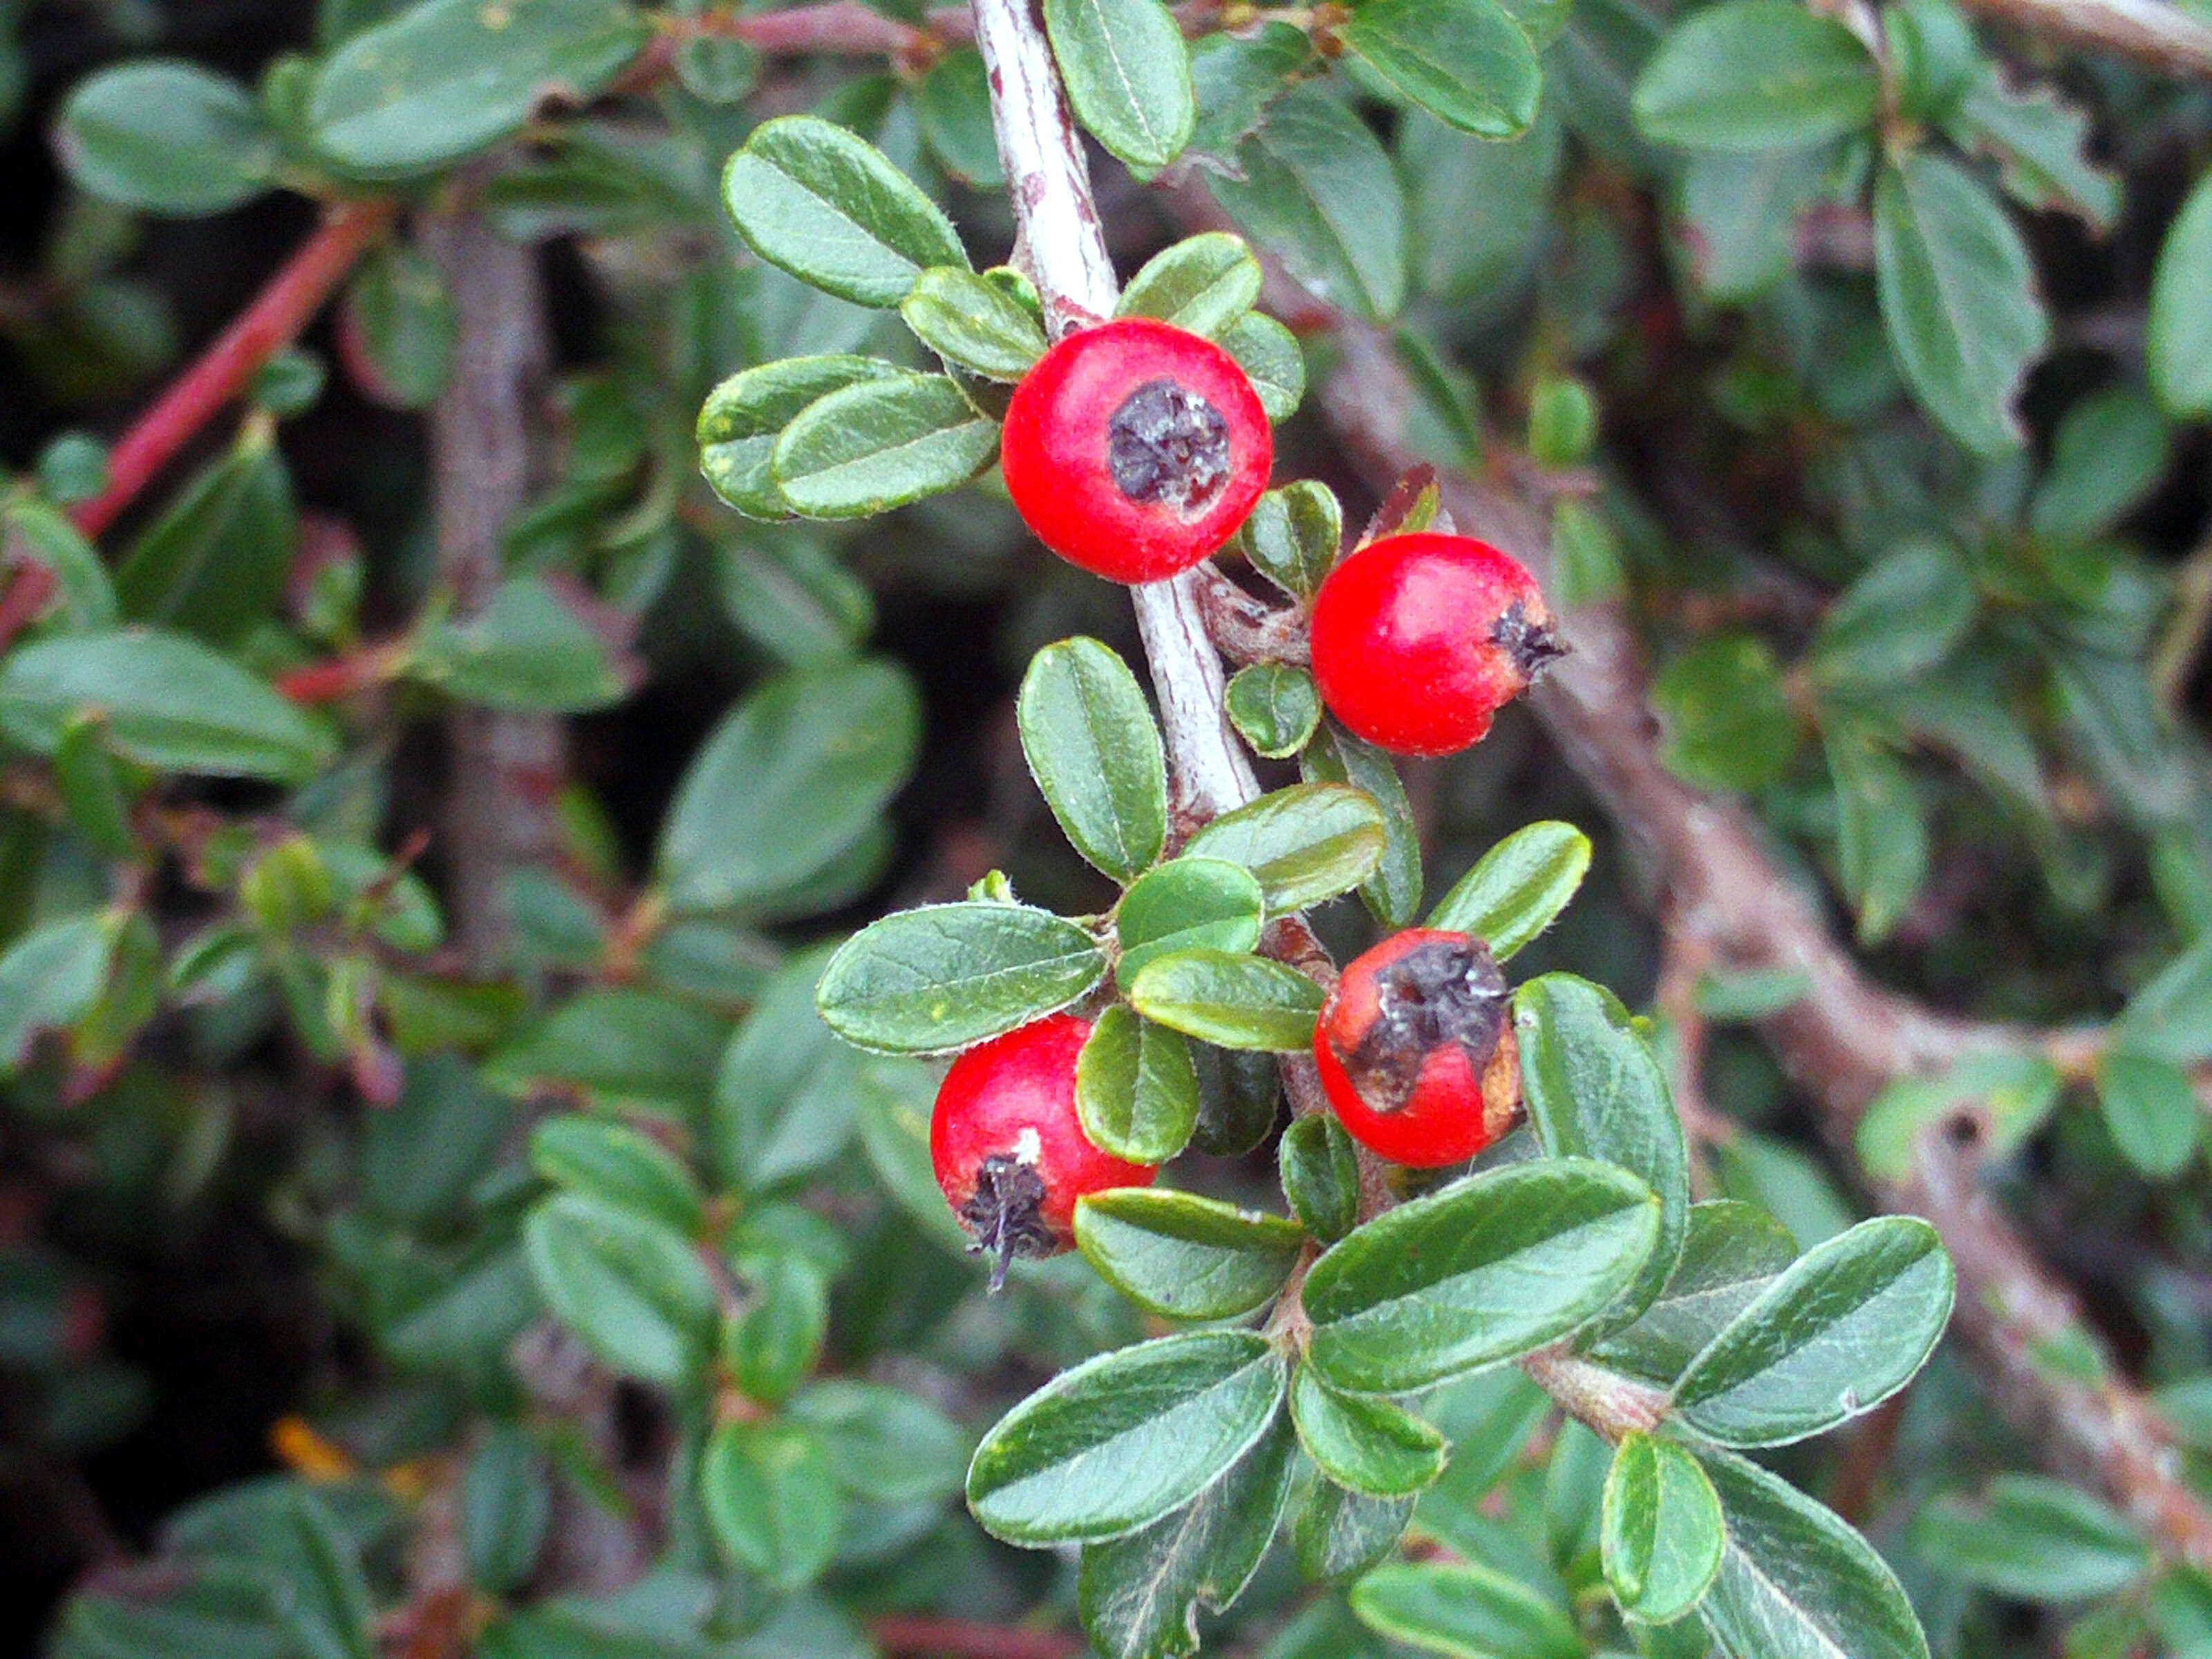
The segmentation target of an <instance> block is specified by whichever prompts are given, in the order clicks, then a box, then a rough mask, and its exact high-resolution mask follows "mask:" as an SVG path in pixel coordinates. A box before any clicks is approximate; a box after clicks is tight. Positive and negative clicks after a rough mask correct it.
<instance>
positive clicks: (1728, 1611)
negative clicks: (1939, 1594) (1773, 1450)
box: [1698, 1452, 1928, 1659]
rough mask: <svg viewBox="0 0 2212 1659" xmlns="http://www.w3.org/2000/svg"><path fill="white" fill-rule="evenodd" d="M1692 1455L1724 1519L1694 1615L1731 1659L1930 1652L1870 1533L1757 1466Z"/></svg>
mask: <svg viewBox="0 0 2212 1659" xmlns="http://www.w3.org/2000/svg"><path fill="white" fill-rule="evenodd" d="M1698 1461H1699V1462H1700V1463H1702V1464H1703V1465H1704V1466H1705V1474H1706V1475H1707V1477H1708V1478H1710V1479H1711V1481H1712V1483H1713V1490H1714V1491H1715V1492H1717V1493H1718V1494H1719V1496H1720V1500H1721V1513H1722V1515H1723V1516H1725V1517H1726V1519H1727V1522H1728V1548H1727V1550H1726V1552H1725V1553H1723V1555H1722V1557H1721V1571H1720V1577H1718V1578H1717V1579H1715V1580H1714V1581H1713V1587H1712V1589H1711V1590H1710V1591H1708V1592H1707V1593H1706V1595H1705V1602H1704V1604H1703V1606H1702V1607H1700V1608H1699V1614H1700V1616H1701V1617H1702V1618H1703V1619H1704V1620H1705V1627H1706V1628H1707V1629H1708V1630H1710V1631H1711V1632H1712V1634H1713V1639H1714V1640H1715V1641H1717V1642H1718V1643H1719V1644H1720V1645H1721V1647H1722V1649H1723V1650H1724V1651H1725V1652H1726V1653H1727V1654H1728V1655H1729V1659H1836V1656H1838V1654H1849V1655H1850V1659H1928V1638H1926V1637H1925V1636H1923V1635H1922V1634H1921V1632H1920V1621H1919V1620H1917V1618H1915V1617H1914V1616H1913V1612H1912V1604H1911V1602H1910V1601H1907V1600H1906V1599H1905V1591H1904V1590H1903V1589H1901V1588H1899V1584H1898V1582H1897V1578H1896V1576H1895V1575H1894V1574H1893V1573H1892V1572H1891V1571H1890V1570H1889V1568H1888V1567H1887V1565H1884V1564H1883V1562H1882V1559H1881V1557H1880V1556H1879V1555H1876V1554H1875V1553H1874V1551H1873V1550H1872V1549H1871V1548H1870V1547H1869V1546H1868V1544H1867V1541H1866V1540H1864V1539H1863V1538H1861V1537H1860V1536H1859V1535H1858V1534H1857V1533H1855V1532H1853V1531H1852V1530H1851V1529H1850V1528H1849V1527H1847V1526H1845V1525H1844V1523H1843V1522H1841V1521H1839V1520H1838V1519H1837V1518H1836V1516H1833V1515H1832V1514H1831V1513H1830V1512H1829V1511H1828V1510H1825V1509H1823V1508H1821V1506H1820V1504H1816V1503H1814V1501H1813V1500H1812V1499H1811V1498H1808V1497H1806V1496H1805V1495H1804V1494H1803V1493H1802V1492H1799V1491H1798V1490H1797V1489H1796V1487H1794V1486H1790V1483H1789V1482H1788V1481H1786V1480H1783V1479H1782V1478H1781V1477H1780V1476H1778V1475H1774V1474H1768V1473H1767V1472H1766V1471H1765V1469H1762V1468H1759V1466H1758V1465H1757V1464H1755V1463H1753V1462H1748V1461H1747V1460H1746V1459H1744V1458H1741V1457H1735V1456H1732V1455H1729V1454H1728V1453H1726V1452H1705V1453H1700V1454H1699V1458H1698Z"/></svg>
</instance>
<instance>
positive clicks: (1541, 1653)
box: [1352, 1562, 1587, 1659]
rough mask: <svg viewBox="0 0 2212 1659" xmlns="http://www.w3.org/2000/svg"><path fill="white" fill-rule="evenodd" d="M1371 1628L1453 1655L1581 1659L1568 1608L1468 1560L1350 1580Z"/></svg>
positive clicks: (1399, 1567)
mask: <svg viewBox="0 0 2212 1659" xmlns="http://www.w3.org/2000/svg"><path fill="white" fill-rule="evenodd" d="M1352 1612H1354V1613H1357V1614H1358V1615H1359V1622H1360V1623H1362V1624H1363V1625H1365V1626H1367V1627H1368V1628H1369V1629H1370V1630H1372V1631H1375V1632H1378V1633H1379V1634H1381V1635H1383V1636H1386V1637H1388V1638H1390V1639H1391V1640H1392V1641H1394V1642H1403V1643H1406V1644H1407V1645H1409V1646H1412V1647H1417V1648H1420V1649H1423V1650H1425V1651H1427V1652H1430V1653H1444V1654H1450V1655H1453V1656H1455V1659H1498V1656H1501V1655H1504V1654H1511V1655H1513V1656H1514V1659H1582V1656H1583V1654H1584V1653H1585V1652H1586V1651H1587V1650H1585V1649H1584V1647H1583V1640H1582V1638H1581V1637H1580V1636H1579V1635H1577V1633H1576V1631H1575V1627H1574V1626H1572V1625H1571V1624H1570V1623H1568V1621H1567V1616H1566V1615H1565V1613H1561V1612H1560V1611H1559V1609H1558V1608H1557V1607H1553V1605H1552V1604H1551V1603H1550V1602H1549V1601H1546V1600H1545V1599H1544V1598H1543V1597H1542V1596H1541V1595H1538V1594H1537V1593H1536V1592H1535V1591H1534V1590H1532V1589H1529V1588H1528V1586H1527V1585H1526V1584H1523V1583H1521V1582H1520V1581H1519V1580H1518V1579H1516V1578H1513V1577H1508V1576H1507V1575H1506V1574H1504V1573H1502V1572H1499V1571H1497V1570H1496V1569H1495V1568H1492V1567H1485V1566H1477V1565H1474V1564H1473V1563H1471V1562H1470V1563H1466V1564H1455V1565H1450V1566H1444V1565H1437V1564H1434V1563H1429V1562H1423V1563H1421V1564H1419V1565H1414V1564H1413V1563H1403V1562H1401V1563H1398V1564H1395V1565H1390V1566H1387V1567H1377V1568H1376V1570H1375V1571H1373V1572H1370V1573H1369V1574H1368V1575H1367V1577H1364V1578H1363V1579H1361V1580H1360V1581H1359V1582H1358V1583H1357V1584H1354V1585H1353V1586H1352Z"/></svg>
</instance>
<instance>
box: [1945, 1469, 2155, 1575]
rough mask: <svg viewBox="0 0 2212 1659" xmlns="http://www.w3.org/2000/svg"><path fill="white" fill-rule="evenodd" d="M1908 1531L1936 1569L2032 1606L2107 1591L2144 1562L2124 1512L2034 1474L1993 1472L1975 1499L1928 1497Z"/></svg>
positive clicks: (2147, 1557)
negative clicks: (1984, 1491)
mask: <svg viewBox="0 0 2212 1659" xmlns="http://www.w3.org/2000/svg"><path fill="white" fill-rule="evenodd" d="M1908 1536H1909V1538H1910V1541H1911V1546H1912V1553H1914V1554H1915V1555H1917V1556H1918V1557H1920V1558H1921V1559H1923V1561H1926V1562H1927V1563H1928V1564H1929V1565H1930V1566H1932V1567H1934V1568H1935V1569H1936V1571H1938V1572H1941V1573H1942V1574H1943V1576H1944V1577H1948V1578H1956V1579H1960V1580H1962V1581H1964V1582H1965V1583H1969V1584H1972V1585H1974V1586H1976V1587H1977V1588H1978V1589H1987V1590H1993V1591H1995V1592H1996V1594H1997V1595H2003V1596H2008V1597H2010V1598H2011V1599H2012V1600H2014V1601H2032V1602H2034V1603H2036V1604H2038V1605H2039V1606H2047V1605H2050V1604H2052V1603H2062V1602H2067V1601H2093V1600H2095V1599H2096V1598H2098V1597H2100V1596H2106V1595H2115V1594H2117V1593H2118V1592H2119V1591H2120V1590H2123V1589H2126V1588H2127V1586H2128V1585H2130V1584H2131V1583H2134V1582H2135V1581H2136V1579H2138V1578H2140V1577H2142V1575H2143V1573H2144V1572H2145V1571H2148V1569H2149V1567H2150V1565H2151V1553H2150V1551H2149V1550H2148V1548H2147V1547H2145V1546H2144V1544H2143V1541H2142V1539H2141V1538H2140V1537H2139V1536H2137V1535H2136V1530H2135V1528H2133V1527H2131V1526H2130V1525H2129V1524H2128V1522H2127V1520H2126V1517H2124V1516H2121V1515H2120V1514H2118V1512H2116V1511H2115V1510H2112V1508H2110V1507H2109V1506H2108V1505H2106V1504H2101V1503H2100V1502H2098V1501H2097V1499H2095V1498H2092V1497H2090V1496H2089V1494H2088V1493H2087V1492H2082V1491H2081V1490H2080V1489H2079V1488H2077V1487H2074V1486H2068V1485H2067V1484H2066V1483H2065V1482H2064V1481H2063V1480H2046V1479H2045V1478H2043V1477H2042V1476H2039V1475H2032V1474H2008V1475H2001V1476H1999V1477H1998V1478H1997V1479H1996V1480H1992V1481H1991V1482H1990V1487H1989V1491H1988V1492H1987V1494H1986V1495H1985V1496H1984V1498H1983V1499H1982V1501H1980V1502H1979V1503H1977V1502H1975V1501H1974V1500H1972V1498H1966V1497H1965V1496H1964V1495H1962V1494H1959V1493H1947V1494H1945V1495H1943V1496H1942V1497H1939V1498H1932V1499H1930V1500H1929V1502H1928V1503H1927V1504H1923V1506H1922V1507H1921V1510H1920V1513H1919V1514H1917V1516H1914V1517H1913V1520H1912V1528H1911V1533H1910V1534H1908Z"/></svg>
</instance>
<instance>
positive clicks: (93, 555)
mask: <svg viewBox="0 0 2212 1659" xmlns="http://www.w3.org/2000/svg"><path fill="white" fill-rule="evenodd" d="M0 537H6V538H9V539H10V540H14V539H15V538H21V545H22V546H23V548H24V549H25V550H27V552H28V553H29V554H30V555H31V556H32V557H33V558H35V559H37V560H38V561H39V562H40V563H42V564H44V565H46V567H48V568H50V569H52V571H53V573H54V578H55V582H56V585H57V586H58V590H59V599H60V605H59V607H58V614H59V615H60V617H63V618H64V619H66V622H67V624H68V627H69V629H70V631H72V632H75V633H80V634H101V633H106V631H107V630H108V629H112V628H113V627H114V626H115V624H116V623H117V622H118V621H119V620H120V619H121V617H122V608H121V606H120V605H118V603H117V601H116V598H115V584H114V582H113V581H112V580H111V579H110V577H109V575H108V574H107V566H106V563H105V562H103V561H102V560H101V558H100V551H99V550H98V549H97V548H95V547H94V546H93V544H91V543H90V542H89V541H88V540H87V539H86V538H85V537H84V536H83V534H82V532H79V531H78V529H77V527H76V526H75V525H73V524H71V523H70V521H69V519H68V518H67V517H66V516H65V515H64V514H63V513H58V512H57V511H55V510H54V508H53V507H51V506H50V505H48V504H47V503H46V502H45V501H40V500H37V499H36V498H34V497H32V496H27V495H25V496H19V497H17V498H16V499H15V500H14V501H10V502H9V503H8V505H7V506H6V507H0Z"/></svg>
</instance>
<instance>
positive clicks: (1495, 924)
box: [1422, 819, 1590, 962]
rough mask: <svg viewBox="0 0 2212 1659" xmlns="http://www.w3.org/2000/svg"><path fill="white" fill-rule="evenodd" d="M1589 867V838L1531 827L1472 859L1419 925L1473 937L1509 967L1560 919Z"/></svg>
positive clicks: (1565, 828) (1554, 826) (1563, 829)
mask: <svg viewBox="0 0 2212 1659" xmlns="http://www.w3.org/2000/svg"><path fill="white" fill-rule="evenodd" d="M1589 863H1590V842H1589V836H1585V835H1584V834H1583V832H1582V831H1581V830H1579V829H1576V828H1575V827H1574V825H1572V824H1571V823H1557V822H1554V821H1552V820H1548V819H1547V820H1546V821H1544V822H1542V823H1532V824H1529V825H1528V826H1526V827H1525V828H1523V829H1516V830H1515V831H1514V832H1513V833H1512V834H1511V835H1510V836H1506V838H1505V839H1504V840H1503V841H1501V842H1498V844H1497V845H1496V846H1494V847H1492V848H1491V849H1490V850H1489V851H1488V852H1487V853H1485V854H1483V855H1482V857H1481V858H1480V859H1479V860H1476V862H1475V866H1474V868H1473V869H1472V870H1470V871H1468V872H1467V873H1466V874H1465V875H1463V876H1462V877H1461V878H1459V880H1458V881H1457V882H1456V883H1455V884H1454V885H1453V887H1452V890H1451V891H1450V892H1449V893H1447V894H1445V895H1444V896H1443V899H1442V900H1441V901H1440V902H1438V903H1437V908H1435V909H1434V910H1433V911H1431V913H1430V915H1429V919H1428V921H1425V922H1424V923H1423V924H1422V926H1424V927H1442V928H1446V929H1449V931H1451V932H1453V933H1473V934H1474V936H1475V937H1476V938H1477V939H1481V940H1483V941H1484V942H1485V943H1486V944H1487V945H1489V946H1490V954H1491V955H1492V956H1494V957H1497V958H1498V961H1500V962H1509V961H1510V960H1511V959H1512V958H1513V957H1514V955H1515V953H1516V952H1517V951H1520V950H1521V949H1522V947H1524V946H1525V945H1528V944H1529V943H1530V941H1532V940H1533V939H1535V937H1536V936H1537V935H1538V934H1539V933H1542V932H1543V931H1544V930H1545V929H1546V928H1547V927H1550V926H1551V925H1552V923H1553V921H1557V920H1558V918H1559V913H1560V912H1561V911H1562V910H1564V909H1565V908H1567V905H1568V903H1569V902H1571V900H1572V899H1573V897H1574V896H1575V894H1576V892H1577V890H1578V889H1580V887H1581V886H1582V884H1583V876H1585V875H1587V874H1588V873H1589Z"/></svg>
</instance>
